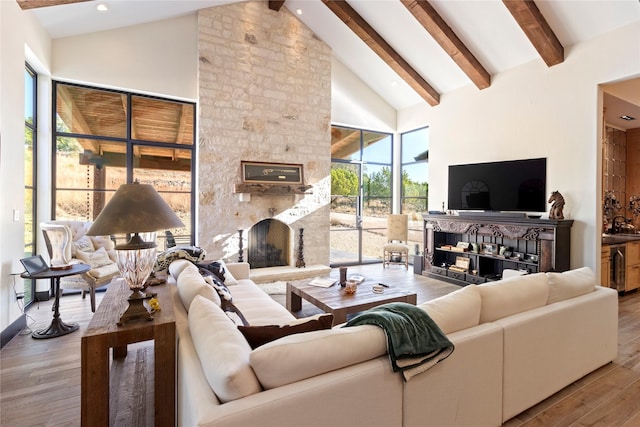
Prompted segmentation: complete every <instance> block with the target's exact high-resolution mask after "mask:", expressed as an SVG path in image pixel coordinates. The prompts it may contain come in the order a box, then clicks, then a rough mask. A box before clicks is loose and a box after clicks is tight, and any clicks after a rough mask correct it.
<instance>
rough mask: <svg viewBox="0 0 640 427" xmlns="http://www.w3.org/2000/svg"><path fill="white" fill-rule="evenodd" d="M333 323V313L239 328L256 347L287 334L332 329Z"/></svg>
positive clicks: (252, 345)
mask: <svg viewBox="0 0 640 427" xmlns="http://www.w3.org/2000/svg"><path fill="white" fill-rule="evenodd" d="M332 324H333V314H317V315H315V316H312V317H305V318H302V319H297V320H294V321H293V322H290V323H287V324H284V325H264V326H238V329H239V330H240V332H242V335H244V337H245V338H246V339H247V342H248V343H249V345H250V346H251V348H256V347H260V346H261V345H263V344H266V343H268V342H271V341H275V340H277V339H278V338H282V337H286V336H287V335H292V334H299V333H303V332H311V331H319V330H322V329H331V325H332Z"/></svg>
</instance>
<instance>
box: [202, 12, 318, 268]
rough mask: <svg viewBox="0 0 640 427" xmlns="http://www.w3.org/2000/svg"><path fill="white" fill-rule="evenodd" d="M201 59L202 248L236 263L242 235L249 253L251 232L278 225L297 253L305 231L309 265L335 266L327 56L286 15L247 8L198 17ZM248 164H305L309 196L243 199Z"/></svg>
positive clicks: (311, 36)
mask: <svg viewBox="0 0 640 427" xmlns="http://www.w3.org/2000/svg"><path fill="white" fill-rule="evenodd" d="M198 51H199V65H198V87H199V95H198V123H197V124H198V133H199V140H198V153H197V156H198V166H197V168H198V177H197V179H198V189H199V193H198V218H197V220H196V222H197V228H198V233H197V238H196V242H197V244H198V245H199V246H201V247H203V248H204V249H206V251H207V258H208V259H215V258H224V259H226V260H229V261H236V260H237V257H238V255H237V254H238V247H239V240H238V230H244V233H243V234H244V239H245V241H244V244H243V246H244V247H245V248H246V245H247V242H246V238H247V234H248V230H249V228H251V226H252V225H253V224H255V223H257V222H258V221H260V220H262V219H264V218H270V217H273V218H276V219H278V220H280V221H282V222H284V223H285V224H287V225H289V226H290V227H291V228H292V232H293V234H294V239H293V240H294V245H295V247H294V252H296V251H297V248H298V234H299V229H300V228H303V229H304V260H305V263H306V264H307V265H312V264H323V265H329V246H330V245H329V202H330V190H331V188H330V167H331V159H330V143H331V136H330V128H331V126H330V119H331V50H330V48H329V47H328V46H327V45H326V44H325V43H324V42H322V41H321V40H319V39H318V38H317V37H316V36H315V35H314V34H313V33H312V32H311V31H310V30H309V28H307V27H306V26H305V25H304V24H302V23H301V22H300V21H299V20H298V19H297V18H296V17H295V16H293V15H292V14H291V13H290V12H289V11H288V9H286V8H284V7H283V8H282V9H281V10H280V11H279V12H275V11H272V10H270V9H269V8H268V6H267V2H265V1H249V2H242V3H234V4H229V5H223V6H217V7H212V8H209V9H205V10H201V11H200V12H198ZM243 160H245V161H260V162H273V163H294V164H302V165H303V177H304V178H303V181H304V182H303V184H305V185H311V186H312V188H311V189H310V190H309V193H311V194H304V195H261V194H256V193H251V194H248V195H247V194H243V195H240V194H237V193H235V192H234V187H235V185H236V184H239V183H241V182H242V176H241V167H240V162H241V161H243ZM296 253H297V252H296ZM244 254H245V257H244V258H245V261H246V260H247V258H246V251H245V252H244ZM294 259H295V257H294Z"/></svg>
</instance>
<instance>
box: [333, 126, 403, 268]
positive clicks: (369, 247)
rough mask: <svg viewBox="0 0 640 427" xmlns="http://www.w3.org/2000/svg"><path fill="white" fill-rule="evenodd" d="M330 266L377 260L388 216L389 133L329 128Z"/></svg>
mask: <svg viewBox="0 0 640 427" xmlns="http://www.w3.org/2000/svg"><path fill="white" fill-rule="evenodd" d="M331 135H332V139H331V157H332V166H331V231H330V239H331V255H330V262H331V265H347V264H357V263H367V262H379V261H380V260H381V259H382V256H381V255H382V250H381V248H382V245H383V244H384V243H385V242H386V218H387V215H388V214H389V213H391V200H392V199H391V197H392V188H391V176H392V164H391V160H392V142H393V137H392V135H390V134H385V133H379V132H372V131H366V130H361V129H350V128H345V127H338V126H334V127H332V129H331Z"/></svg>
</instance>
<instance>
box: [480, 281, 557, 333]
mask: <svg viewBox="0 0 640 427" xmlns="http://www.w3.org/2000/svg"><path fill="white" fill-rule="evenodd" d="M478 291H480V297H481V298H482V308H481V309H480V323H486V322H493V321H494V320H498V319H502V318H503V317H507V316H511V315H512V314H516V313H520V312H523V311H527V310H532V309H534V308H537V307H542V306H543V305H545V304H546V303H547V297H548V296H549V284H548V283H547V276H545V274H544V273H535V274H527V275H524V276H516V277H511V278H510V279H502V280H498V281H496V282H491V283H483V284H482V285H478Z"/></svg>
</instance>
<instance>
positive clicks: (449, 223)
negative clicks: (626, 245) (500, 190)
mask: <svg viewBox="0 0 640 427" xmlns="http://www.w3.org/2000/svg"><path fill="white" fill-rule="evenodd" d="M572 225H573V220H548V219H547V220H543V219H530V218H524V217H523V218H519V217H502V216H499V215H496V216H494V215H488V216H484V215H478V216H475V215H463V216H454V215H424V248H425V274H426V275H429V276H432V277H435V278H439V279H445V280H447V281H449V282H452V283H456V284H459V285H466V284H470V283H483V282H486V281H491V280H497V279H500V278H501V277H502V270H504V269H515V270H527V271H528V272H530V273H537V272H545V271H565V270H568V269H569V268H570V255H571V226H572ZM458 242H466V243H469V244H470V246H472V247H477V249H478V251H477V252H475V251H473V250H472V251H465V252H458V251H456V250H455V246H456V245H457V243H458ZM489 245H491V246H492V247H493V249H496V251H495V252H493V253H486V252H483V248H484V247H488V246H489ZM501 247H504V248H505V250H506V252H505V251H504V250H503V251H500V249H499V248H501ZM639 249H640V247H639ZM517 254H521V257H518V256H517ZM457 257H466V258H469V270H468V272H466V273H460V271H456V270H453V269H450V268H449V267H450V266H452V265H455V264H456V259H457ZM639 264H640V260H639ZM638 273H639V274H640V269H638ZM639 278H640V276H639Z"/></svg>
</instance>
